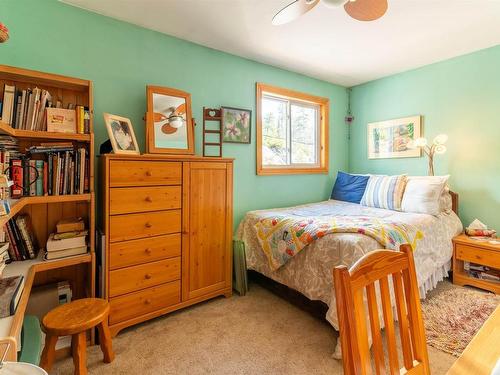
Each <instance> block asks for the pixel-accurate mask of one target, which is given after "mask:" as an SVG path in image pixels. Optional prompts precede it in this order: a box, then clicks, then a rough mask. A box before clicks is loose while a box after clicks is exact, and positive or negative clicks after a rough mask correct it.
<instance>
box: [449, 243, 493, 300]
mask: <svg viewBox="0 0 500 375" xmlns="http://www.w3.org/2000/svg"><path fill="white" fill-rule="evenodd" d="M497 240H500V239H497ZM464 262H471V263H477V264H481V265H483V266H488V267H492V268H497V269H500V245H493V244H490V243H488V241H477V240H471V239H470V238H469V237H468V236H466V235H465V234H461V235H458V236H456V237H455V238H453V284H457V285H470V286H475V287H477V288H481V289H485V290H489V291H490V292H493V293H495V294H500V282H495V281H488V280H481V279H476V278H474V277H471V276H469V275H468V274H467V271H465V270H464Z"/></svg>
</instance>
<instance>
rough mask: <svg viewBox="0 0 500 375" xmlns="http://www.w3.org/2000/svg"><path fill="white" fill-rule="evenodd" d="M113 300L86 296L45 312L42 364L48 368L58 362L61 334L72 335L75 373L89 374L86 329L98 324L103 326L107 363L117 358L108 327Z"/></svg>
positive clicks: (100, 333) (104, 351)
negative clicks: (58, 341) (57, 347)
mask: <svg viewBox="0 0 500 375" xmlns="http://www.w3.org/2000/svg"><path fill="white" fill-rule="evenodd" d="M108 315H109V304H108V303H107V302H106V301H105V300H103V299H99V298H83V299H78V300H75V301H73V302H71V303H67V304H64V305H61V306H59V307H56V308H55V309H54V310H52V311H50V312H49V313H48V314H47V315H45V316H44V318H43V320H42V328H43V330H44V332H45V334H46V336H45V347H44V348H43V352H42V358H41V361H40V366H41V367H42V368H43V369H44V370H45V371H47V372H49V371H50V369H51V368H52V365H53V363H54V358H55V354H56V343H57V339H58V337H59V336H67V335H72V337H71V347H72V354H73V363H74V364H75V375H84V374H87V359H86V355H87V353H86V346H87V334H86V331H87V330H89V329H91V328H93V327H96V326H97V329H98V330H99V340H100V343H101V350H102V352H103V353H104V363H110V362H111V361H113V359H114V358H115V354H114V353H113V348H112V345H111V334H110V332H109V327H108Z"/></svg>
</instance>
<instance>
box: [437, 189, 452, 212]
mask: <svg viewBox="0 0 500 375" xmlns="http://www.w3.org/2000/svg"><path fill="white" fill-rule="evenodd" d="M439 209H440V211H441V212H446V213H450V212H451V211H453V199H452V198H451V194H450V188H449V187H448V185H446V186H445V187H444V190H443V192H442V193H441V196H440V197H439Z"/></svg>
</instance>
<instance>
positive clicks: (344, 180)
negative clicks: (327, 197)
mask: <svg viewBox="0 0 500 375" xmlns="http://www.w3.org/2000/svg"><path fill="white" fill-rule="evenodd" d="M369 179H370V176H361V175H353V174H349V173H344V172H340V171H339V172H338V173H337V180H336V181H335V185H334V186H333V190H332V195H331V198H332V199H336V200H338V201H344V202H351V203H359V202H360V201H361V198H362V197H363V194H364V192H365V189H366V184H367V183H368V180H369Z"/></svg>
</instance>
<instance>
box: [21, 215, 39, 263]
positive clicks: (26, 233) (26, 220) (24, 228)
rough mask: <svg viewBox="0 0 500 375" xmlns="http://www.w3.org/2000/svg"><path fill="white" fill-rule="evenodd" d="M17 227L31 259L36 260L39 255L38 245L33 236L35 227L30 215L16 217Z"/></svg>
mask: <svg viewBox="0 0 500 375" xmlns="http://www.w3.org/2000/svg"><path fill="white" fill-rule="evenodd" d="M16 225H17V227H18V228H19V233H20V235H21V241H23V243H24V247H25V249H26V252H27V255H28V258H29V259H35V258H36V256H37V254H38V244H37V242H36V238H35V236H34V235H33V227H32V225H31V220H30V217H29V216H28V215H19V216H17V217H16Z"/></svg>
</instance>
